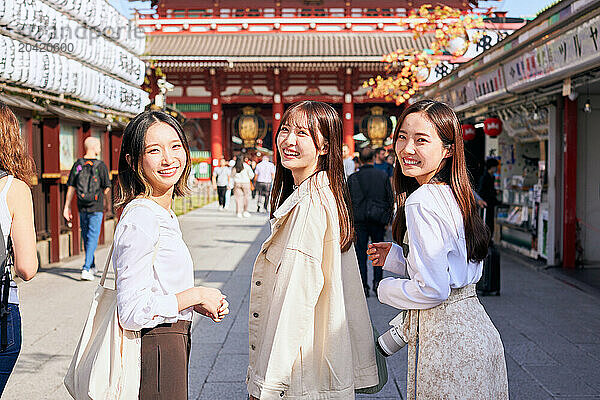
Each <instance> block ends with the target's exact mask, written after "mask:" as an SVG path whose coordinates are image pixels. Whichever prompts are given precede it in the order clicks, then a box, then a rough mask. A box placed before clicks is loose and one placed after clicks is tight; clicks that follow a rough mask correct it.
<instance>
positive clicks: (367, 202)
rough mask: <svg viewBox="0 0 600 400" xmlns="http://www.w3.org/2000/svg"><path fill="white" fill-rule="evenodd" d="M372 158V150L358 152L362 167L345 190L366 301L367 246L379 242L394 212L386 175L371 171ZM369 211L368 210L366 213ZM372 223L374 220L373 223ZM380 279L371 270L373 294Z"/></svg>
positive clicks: (379, 273)
mask: <svg viewBox="0 0 600 400" xmlns="http://www.w3.org/2000/svg"><path fill="white" fill-rule="evenodd" d="M374 158H375V150H373V149H371V148H369V147H366V148H364V149H362V151H361V152H360V162H361V164H362V165H361V167H360V168H359V169H358V171H357V172H355V173H354V174H352V175H350V176H349V177H348V188H349V190H350V197H351V199H352V209H353V214H354V227H355V230H356V246H355V249H356V258H357V259H358V266H359V268H360V275H361V278H362V283H363V288H364V291H365V296H367V297H369V289H370V288H369V285H368V283H367V246H368V244H369V238H370V239H371V241H372V242H373V243H377V242H382V241H383V237H384V235H385V229H386V225H387V224H388V223H389V222H390V221H391V217H392V214H393V209H394V197H393V193H392V187H391V185H390V180H389V178H388V175H387V173H385V172H384V171H382V170H379V169H376V168H374V166H373V162H374ZM369 207H370V208H371V210H368V208H369ZM373 208H377V209H379V210H381V212H380V213H373ZM369 211H370V212H369ZM378 214H381V215H378ZM383 214H385V216H383ZM382 217H383V218H382ZM374 219H377V221H376V220H374ZM382 219H383V220H386V219H387V222H382ZM382 276H383V270H382V268H381V267H374V269H373V290H374V291H375V293H377V286H378V285H379V281H381V279H382Z"/></svg>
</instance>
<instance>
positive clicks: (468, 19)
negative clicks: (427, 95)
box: [363, 4, 483, 105]
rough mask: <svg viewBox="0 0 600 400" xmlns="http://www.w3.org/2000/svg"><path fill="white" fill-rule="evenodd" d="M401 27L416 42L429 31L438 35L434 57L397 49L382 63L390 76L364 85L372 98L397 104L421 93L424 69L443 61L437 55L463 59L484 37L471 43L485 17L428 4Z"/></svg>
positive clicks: (366, 82) (434, 45)
mask: <svg viewBox="0 0 600 400" xmlns="http://www.w3.org/2000/svg"><path fill="white" fill-rule="evenodd" d="M400 25H402V26H405V27H406V28H407V29H410V30H412V31H413V33H414V36H415V39H416V38H418V37H420V36H422V35H424V34H425V33H427V32H434V40H433V42H432V43H431V44H430V46H429V47H430V50H431V51H432V52H433V56H432V55H429V54H427V53H425V52H420V53H419V52H416V51H415V50H408V51H406V50H396V51H394V52H392V53H390V54H385V55H384V56H383V60H382V61H383V62H385V63H387V65H386V68H385V69H386V72H387V73H388V74H390V76H388V77H387V78H382V77H381V76H377V77H376V78H375V79H374V78H370V79H369V80H368V81H365V82H363V87H364V88H369V92H368V95H369V97H371V98H385V99H386V100H388V101H389V100H390V99H393V100H395V101H396V104H397V105H400V104H402V103H404V102H405V101H406V100H408V99H409V98H410V97H411V96H413V95H414V94H416V93H417V92H418V90H419V86H420V83H421V81H424V80H423V79H422V77H423V76H424V71H423V69H424V68H426V69H427V70H430V69H431V68H433V67H435V66H436V65H437V64H438V63H439V62H440V60H439V58H438V57H436V56H440V55H442V54H443V53H444V51H448V52H450V53H451V54H452V55H453V56H455V57H460V56H462V55H463V54H464V53H465V52H466V51H467V49H468V47H469V44H470V43H471V40H472V41H476V40H479V38H480V37H479V36H480V35H475V37H473V38H472V39H471V40H469V36H468V35H467V30H468V29H476V28H482V27H483V17H482V16H481V15H469V14H467V12H463V11H461V10H459V9H455V8H451V7H448V6H435V7H433V6H431V4H425V5H423V6H421V7H420V8H419V9H418V10H413V11H412V12H411V13H410V15H409V16H408V21H407V22H406V23H401V24H400ZM398 69H399V71H398Z"/></svg>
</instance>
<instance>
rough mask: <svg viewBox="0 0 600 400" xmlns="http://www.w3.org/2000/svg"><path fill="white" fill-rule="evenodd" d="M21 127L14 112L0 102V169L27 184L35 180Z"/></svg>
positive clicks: (30, 184)
mask: <svg viewBox="0 0 600 400" xmlns="http://www.w3.org/2000/svg"><path fill="white" fill-rule="evenodd" d="M20 132H21V127H20V125H19V121H18V120H17V117H16V116H15V114H14V113H13V112H12V111H11V109H10V108H8V106H7V105H6V104H4V103H3V102H0V169H3V170H4V171H6V172H8V173H9V174H11V175H13V176H14V177H15V178H17V179H20V180H22V181H23V182H25V183H26V184H27V185H29V186H33V183H34V182H35V176H36V175H35V164H34V162H33V159H32V158H31V156H30V155H29V154H28V153H27V150H26V148H25V142H24V141H23V139H22V138H21V133H20Z"/></svg>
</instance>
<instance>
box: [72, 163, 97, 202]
mask: <svg viewBox="0 0 600 400" xmlns="http://www.w3.org/2000/svg"><path fill="white" fill-rule="evenodd" d="M77 170H78V173H77V180H76V183H75V192H76V193H77V204H79V205H80V206H83V207H89V206H91V205H93V204H94V202H96V201H98V197H99V196H100V192H101V188H100V172H99V171H98V163H97V162H95V161H94V160H83V163H82V164H81V165H79V166H77Z"/></svg>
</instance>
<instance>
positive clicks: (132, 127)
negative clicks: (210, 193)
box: [115, 111, 191, 207]
mask: <svg viewBox="0 0 600 400" xmlns="http://www.w3.org/2000/svg"><path fill="white" fill-rule="evenodd" d="M157 123H165V124H167V125H169V126H170V127H171V128H173V129H174V130H175V132H177V136H179V140H181V144H182V145H183V148H184V149H185V155H186V163H185V168H184V169H183V173H182V174H181V177H180V178H179V180H178V181H177V183H176V184H175V190H174V191H173V195H174V196H183V195H185V194H187V192H188V188H187V180H188V177H189V175H190V170H191V165H190V164H191V163H190V146H189V144H188V142H187V139H186V137H185V134H184V133H183V129H182V128H181V125H180V124H179V122H177V120H176V119H175V118H173V117H172V116H171V115H169V114H167V113H165V112H162V111H145V112H143V113H141V114H138V115H137V116H136V117H135V118H134V119H132V120H131V121H130V122H129V124H127V127H126V128H125V132H124V133H123V141H122V143H121V154H120V155H119V190H118V192H117V194H116V196H115V197H116V201H117V205H118V206H119V207H122V206H125V205H126V204H127V203H129V202H130V201H131V200H133V199H134V198H135V197H136V196H139V195H140V194H144V195H145V196H149V195H150V194H151V193H152V187H151V186H150V184H149V183H148V181H147V180H146V177H145V176H144V172H143V170H142V158H143V155H144V149H145V146H146V145H145V140H146V132H148V129H150V127H151V126H152V125H154V124H157ZM127 156H129V160H128V159H127Z"/></svg>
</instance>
